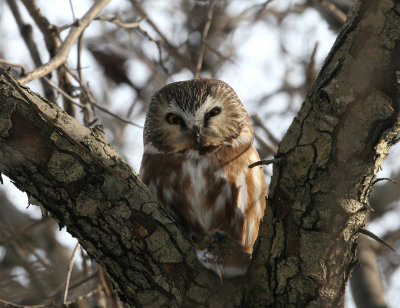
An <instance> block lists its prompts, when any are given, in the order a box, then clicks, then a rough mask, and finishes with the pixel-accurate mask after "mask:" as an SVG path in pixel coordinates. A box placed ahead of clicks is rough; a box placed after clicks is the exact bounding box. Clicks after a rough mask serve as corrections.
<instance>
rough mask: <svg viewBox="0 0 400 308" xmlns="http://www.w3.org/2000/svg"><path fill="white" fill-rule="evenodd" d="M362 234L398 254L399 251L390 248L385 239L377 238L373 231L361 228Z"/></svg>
mask: <svg viewBox="0 0 400 308" xmlns="http://www.w3.org/2000/svg"><path fill="white" fill-rule="evenodd" d="M360 233H362V234H364V235H366V236H368V237H370V238H372V239H373V240H375V241H377V242H378V243H381V244H382V245H384V246H386V247H387V248H389V249H390V250H392V251H394V252H395V253H397V251H396V250H395V249H394V248H393V247H392V246H390V245H389V244H388V243H386V242H385V241H384V240H383V239H381V238H380V237H379V236H377V235H376V234H375V233H372V232H371V231H369V230H367V229H364V228H361V229H360Z"/></svg>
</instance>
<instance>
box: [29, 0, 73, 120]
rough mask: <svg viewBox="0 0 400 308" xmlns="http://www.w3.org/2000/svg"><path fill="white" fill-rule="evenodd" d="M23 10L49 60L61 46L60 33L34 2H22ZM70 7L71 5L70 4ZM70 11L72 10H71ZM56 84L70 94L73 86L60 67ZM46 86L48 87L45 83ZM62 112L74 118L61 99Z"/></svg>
mask: <svg viewBox="0 0 400 308" xmlns="http://www.w3.org/2000/svg"><path fill="white" fill-rule="evenodd" d="M22 2H23V4H24V6H25V8H26V9H27V11H28V12H29V14H30V15H31V17H32V19H33V20H34V21H35V23H36V25H37V26H38V27H39V29H40V31H42V33H43V37H44V39H45V42H46V47H47V50H48V51H49V53H50V58H52V57H54V56H55V55H56V53H57V51H58V50H59V48H60V46H61V43H62V42H61V38H60V32H59V30H58V28H57V27H56V26H54V25H53V24H51V23H50V21H49V20H48V19H47V17H46V16H45V15H44V14H43V12H42V11H41V10H40V8H39V6H38V5H37V3H36V1H32V0H22ZM70 5H71V3H70ZM71 9H72V8H71ZM57 77H58V84H59V86H60V88H62V89H64V91H66V92H67V93H69V94H72V91H73V85H72V84H71V81H70V79H69V78H68V75H67V74H66V72H65V69H64V68H63V67H62V66H61V67H58V69H57ZM46 85H48V84H47V83H46ZM63 103H64V110H65V111H66V112H67V113H68V114H69V115H70V116H72V117H74V116H75V109H74V107H73V105H71V103H70V102H69V101H67V100H65V99H63Z"/></svg>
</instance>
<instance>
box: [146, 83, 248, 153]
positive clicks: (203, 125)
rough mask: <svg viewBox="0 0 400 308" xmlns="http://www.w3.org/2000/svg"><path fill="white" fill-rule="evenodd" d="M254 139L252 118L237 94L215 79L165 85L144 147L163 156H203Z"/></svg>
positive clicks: (156, 96)
mask: <svg viewBox="0 0 400 308" xmlns="http://www.w3.org/2000/svg"><path fill="white" fill-rule="evenodd" d="M252 139H253V132H252V127H251V123H250V119H249V116H248V114H247V112H246V110H245V109H244V107H243V105H242V103H241V102H240V100H239V98H238V97H237V95H236V93H235V91H234V90H233V89H232V88H231V87H230V86H229V85H228V84H226V83H225V82H223V81H220V80H216V79H194V80H188V81H180V82H174V83H171V84H169V85H166V86H165V87H163V88H162V89H160V90H159V91H158V92H156V93H155V94H154V96H153V97H152V99H151V102H150V106H149V110H148V112H147V115H146V122H145V128H144V143H145V145H147V144H149V143H151V145H152V146H153V147H155V148H156V149H157V150H158V151H160V152H163V153H185V152H187V151H188V150H196V151H198V152H199V153H200V154H204V153H209V152H212V151H213V150H215V149H217V148H218V147H220V146H223V145H232V146H236V147H238V146H240V145H247V144H250V143H251V142H252Z"/></svg>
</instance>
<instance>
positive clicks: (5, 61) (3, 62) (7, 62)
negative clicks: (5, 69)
mask: <svg viewBox="0 0 400 308" xmlns="http://www.w3.org/2000/svg"><path fill="white" fill-rule="evenodd" d="M0 64H5V65H8V66H15V67H19V68H21V69H24V66H23V65H22V64H18V63H15V62H11V61H7V60H5V59H0Z"/></svg>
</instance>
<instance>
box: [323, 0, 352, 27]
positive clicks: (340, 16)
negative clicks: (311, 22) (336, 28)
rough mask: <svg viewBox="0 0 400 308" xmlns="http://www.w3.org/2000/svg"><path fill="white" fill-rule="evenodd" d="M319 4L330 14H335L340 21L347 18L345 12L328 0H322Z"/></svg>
mask: <svg viewBox="0 0 400 308" xmlns="http://www.w3.org/2000/svg"><path fill="white" fill-rule="evenodd" d="M321 4H322V5H323V6H324V7H326V8H327V9H328V11H330V12H331V13H332V14H334V15H335V16H336V18H337V19H339V20H340V21H341V22H345V21H346V19H347V16H346V14H345V13H343V12H342V10H340V9H339V8H338V7H337V6H336V5H335V4H333V3H332V2H330V1H327V0H322V1H321Z"/></svg>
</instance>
